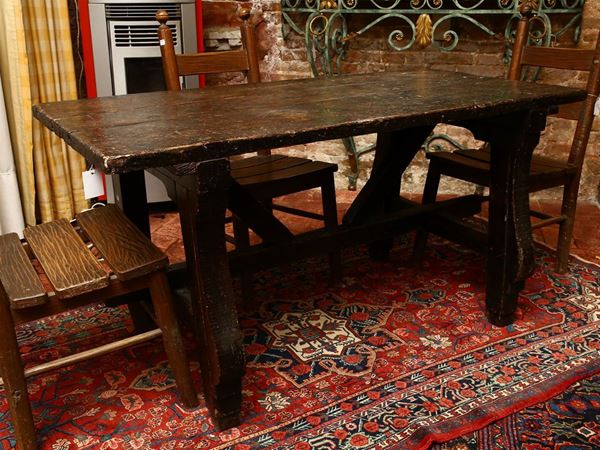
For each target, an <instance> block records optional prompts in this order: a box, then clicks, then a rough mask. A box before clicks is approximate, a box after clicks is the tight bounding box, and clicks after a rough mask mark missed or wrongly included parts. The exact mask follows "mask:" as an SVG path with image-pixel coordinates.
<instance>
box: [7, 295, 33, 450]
mask: <svg viewBox="0 0 600 450" xmlns="http://www.w3.org/2000/svg"><path fill="white" fill-rule="evenodd" d="M0 346H1V347H0V374H2V380H3V381H4V391H5V393H6V397H7V399H8V405H9V407H10V414H11V416H12V421H13V425H14V428H15V436H16V438H17V444H18V446H19V448H20V450H35V449H36V448H37V445H36V434H35V425H34V423H33V415H32V413H31V404H30V403H29V395H28V394H27V383H26V381H25V374H24V373H23V362H22V361H21V355H20V354H19V346H18V344H17V335H16V334H15V326H14V323H13V320H12V315H11V312H10V306H9V304H8V298H7V297H6V294H5V293H4V290H3V288H2V286H1V285H0Z"/></svg>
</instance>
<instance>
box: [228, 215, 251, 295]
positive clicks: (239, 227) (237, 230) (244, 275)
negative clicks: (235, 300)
mask: <svg viewBox="0 0 600 450" xmlns="http://www.w3.org/2000/svg"><path fill="white" fill-rule="evenodd" d="M233 237H234V238H235V248H236V249H247V248H249V247H250V234H249V230H248V227H247V226H246V225H244V223H243V222H242V221H241V220H240V219H238V218H237V217H235V216H233ZM252 278H253V277H252V272H250V271H248V270H243V271H242V272H241V273H240V283H241V285H242V301H243V303H244V306H249V305H250V304H251V303H252V300H253V299H254V283H253V282H252Z"/></svg>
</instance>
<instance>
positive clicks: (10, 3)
mask: <svg viewBox="0 0 600 450" xmlns="http://www.w3.org/2000/svg"><path fill="white" fill-rule="evenodd" d="M0 76H1V78H2V88H3V89H2V90H3V92H4V101H5V106H6V116H7V119H8V128H9V132H10V140H11V143H12V153H13V156H14V162H15V166H16V170H17V175H18V179H19V191H20V193H21V201H22V203H23V205H22V206H23V214H24V216H25V221H26V222H27V223H28V224H30V225H33V224H35V182H34V178H33V152H32V139H33V136H32V133H31V123H32V117H31V92H30V89H29V68H28V59H27V50H26V45H25V32H24V30H23V12H22V9H21V2H20V1H19V0H0ZM4 201H9V200H4Z"/></svg>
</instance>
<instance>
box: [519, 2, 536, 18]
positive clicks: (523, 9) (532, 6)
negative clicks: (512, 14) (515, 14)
mask: <svg viewBox="0 0 600 450" xmlns="http://www.w3.org/2000/svg"><path fill="white" fill-rule="evenodd" d="M537 7H538V5H537V1H536V0H523V1H522V2H521V4H520V5H519V12H520V13H521V15H522V16H523V17H525V18H527V19H529V18H531V16H533V12H534V11H535V10H537Z"/></svg>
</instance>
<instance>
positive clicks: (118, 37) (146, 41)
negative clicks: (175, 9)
mask: <svg viewBox="0 0 600 450" xmlns="http://www.w3.org/2000/svg"><path fill="white" fill-rule="evenodd" d="M169 26H170V27H171V31H172V33H173V44H174V45H177V40H178V38H179V29H178V28H179V27H177V26H176V25H169ZM114 27H115V31H114V33H115V34H114V40H115V46H116V47H157V46H158V35H157V34H156V29H157V28H158V27H157V26H155V25H129V24H122V25H119V24H115V26H114Z"/></svg>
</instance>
